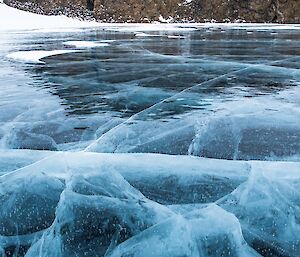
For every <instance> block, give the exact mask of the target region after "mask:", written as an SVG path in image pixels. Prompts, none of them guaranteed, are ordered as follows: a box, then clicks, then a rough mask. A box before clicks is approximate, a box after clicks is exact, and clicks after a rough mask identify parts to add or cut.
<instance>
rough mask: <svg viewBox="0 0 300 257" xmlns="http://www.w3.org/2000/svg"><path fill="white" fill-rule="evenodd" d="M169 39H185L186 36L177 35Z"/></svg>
mask: <svg viewBox="0 0 300 257" xmlns="http://www.w3.org/2000/svg"><path fill="white" fill-rule="evenodd" d="M168 38H170V39H185V38H186V37H185V36H176V35H169V36H168Z"/></svg>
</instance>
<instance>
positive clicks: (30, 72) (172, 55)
mask: <svg viewBox="0 0 300 257" xmlns="http://www.w3.org/2000/svg"><path fill="white" fill-rule="evenodd" d="M175 28H176V29H175ZM299 42H300V30H293V29H290V30H289V29H270V28H268V29H266V28H264V27H261V28H259V27H258V28H254V27H253V28H250V27H249V28H242V27H241V28H240V29H237V28H230V27H228V28H224V27H217V26H212V27H210V28H208V27H199V26H196V25H191V26H184V27H183V28H181V27H180V26H177V27H174V28H173V30H168V31H164V30H157V31H151V29H150V30H147V31H143V30H140V29H134V28H126V27H117V26H115V27H113V26H112V27H108V28H95V29H92V28H89V29H75V30H74V29H66V30H65V31H63V30H62V31H60V32H55V31H50V30H34V31H32V32H30V33H28V32H26V33H25V32H1V31H0V256H1V257H2V256H3V257H8V256H25V254H26V256H27V257H28V256H40V257H42V256H45V257H49V256H53V257H54V256H64V257H65V256H70V257H71V256H115V257H120V256H124V257H125V256H128V257H129V256H139V257H147V256H149V257H150V256H152V257H157V256H165V257H182V256H193V257H194V256H195V257H198V256H201V257H202V256H203V257H208V256H213V257H218V256H223V257H233V256H234V257H254V256H266V257H271V256H272V257H299V256H300V239H299V233H300V221H299V217H300V195H299V185H300V173H299V172H300V163H299V161H300V44H299ZM112 153H113V154H112ZM129 153H130V154H129ZM199 157H204V158H199ZM232 214H234V215H232ZM1 254H2V255H1Z"/></svg>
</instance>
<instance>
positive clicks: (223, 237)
mask: <svg viewBox="0 0 300 257" xmlns="http://www.w3.org/2000/svg"><path fill="white" fill-rule="evenodd" d="M212 253H213V256H224V257H225V256H226V257H227V256H228V257H229V256H240V257H250V256H260V255H259V254H257V253H256V252H255V251H253V250H252V249H251V248H249V247H248V246H247V244H246V242H245V241H244V240H243V236H242V233H241V229H240V226H239V222H238V220H237V219H236V218H235V217H234V215H232V214H229V213H227V212H225V211H224V210H222V209H221V208H219V207H217V206H215V205H210V206H207V207H204V208H201V209H199V210H197V211H194V212H191V213H187V214H185V215H175V217H172V218H170V219H168V220H167V221H164V222H162V223H159V224H157V225H155V226H152V227H151V228H149V229H147V230H145V231H143V232H142V233H140V234H138V235H137V236H134V237H132V238H130V239H129V240H127V241H125V242H124V243H122V244H120V245H119V246H118V247H117V248H116V249H115V250H114V251H113V252H112V253H111V254H110V255H108V256H114V257H117V256H145V257H150V256H153V257H154V256H163V257H171V256H172V257H176V256H178V257H179V256H191V257H198V256H211V254H212Z"/></svg>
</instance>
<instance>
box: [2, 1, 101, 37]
mask: <svg viewBox="0 0 300 257" xmlns="http://www.w3.org/2000/svg"><path fill="white" fill-rule="evenodd" d="M98 24H99V23H97V22H85V21H79V20H76V19H72V18H68V17H66V16H45V15H39V14H35V13H30V12H25V11H21V10H18V9H15V8H12V7H10V6H7V5H5V4H1V5H0V31H11V30H13V31H18V30H37V29H42V30H43V32H47V30H50V32H53V31H54V30H55V31H60V30H62V29H63V30H65V29H67V28H69V29H70V28H86V27H93V26H97V25H98Z"/></svg>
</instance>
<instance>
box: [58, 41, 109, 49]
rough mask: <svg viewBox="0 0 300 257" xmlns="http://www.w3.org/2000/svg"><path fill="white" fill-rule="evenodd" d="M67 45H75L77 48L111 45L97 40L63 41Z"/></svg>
mask: <svg viewBox="0 0 300 257" xmlns="http://www.w3.org/2000/svg"><path fill="white" fill-rule="evenodd" d="M63 44H64V45H66V46H75V47H76V48H93V47H103V46H109V44H108V43H104V42H95V41H67V42H64V43H63Z"/></svg>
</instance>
